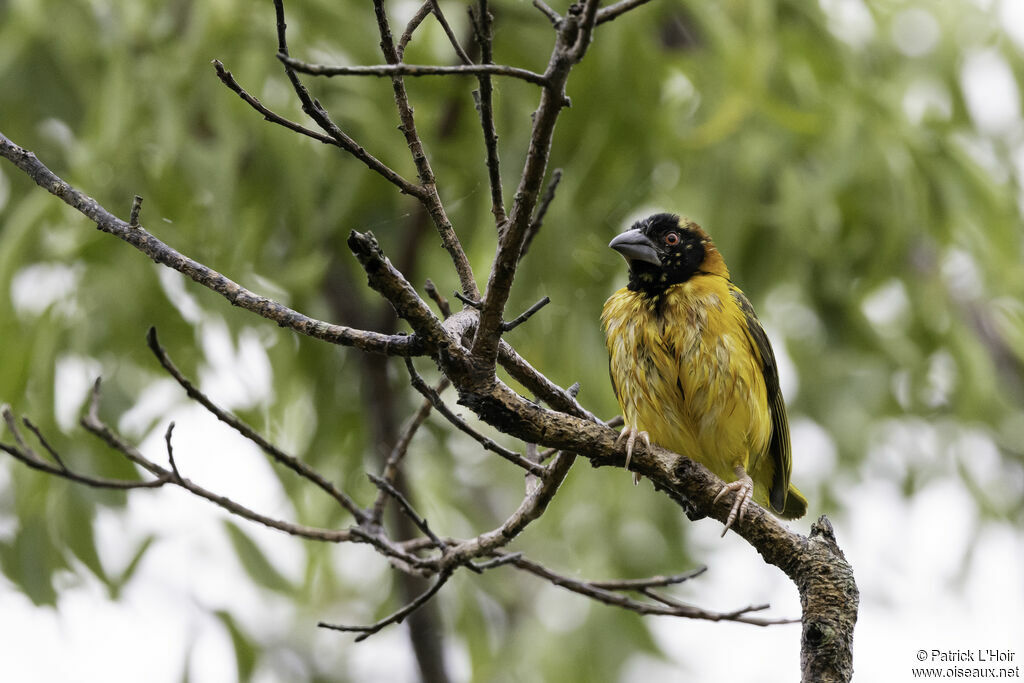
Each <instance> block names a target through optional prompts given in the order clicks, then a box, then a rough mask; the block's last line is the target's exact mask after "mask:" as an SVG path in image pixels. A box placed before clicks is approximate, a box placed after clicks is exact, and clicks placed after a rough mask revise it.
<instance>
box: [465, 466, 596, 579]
mask: <svg viewBox="0 0 1024 683" xmlns="http://www.w3.org/2000/svg"><path fill="white" fill-rule="evenodd" d="M575 461H576V455H575V454H573V453H560V454H559V455H558V457H556V458H555V459H554V460H553V461H552V462H551V464H550V465H549V466H548V467H547V476H545V477H542V478H541V484H540V486H538V487H537V488H535V489H533V490H531V491H530V492H528V493H527V494H526V497H525V498H523V501H522V502H521V503H520V504H519V507H518V508H516V510H515V512H513V513H512V514H511V515H510V516H509V518H508V519H506V520H505V521H504V522H503V523H502V524H501V526H499V527H498V528H497V529H492V530H491V531H488V532H485V533H482V534H480V535H479V536H476V537H475V538H471V539H468V540H466V541H463V542H461V543H459V544H458V545H457V546H455V547H454V548H452V549H451V550H450V552H449V553H448V554H447V555H446V556H445V561H446V562H448V563H450V564H449V566H450V565H451V564H461V563H464V562H466V561H467V560H468V559H470V558H474V557H480V556H482V555H487V554H491V553H492V551H494V550H497V549H498V548H502V547H504V546H505V545H507V544H508V543H509V542H510V541H512V539H514V538H515V537H516V536H518V535H519V534H521V533H522V532H523V530H524V529H526V527H527V526H528V525H529V524H530V523H531V522H533V521H535V520H537V519H539V518H540V516H541V515H543V514H544V511H545V510H546V509H547V507H548V503H550V502H551V500H552V498H554V496H555V493H556V492H557V491H558V487H559V486H561V485H562V482H563V481H565V477H566V475H568V474H569V469H570V468H571V467H572V465H573V463H574V462H575Z"/></svg>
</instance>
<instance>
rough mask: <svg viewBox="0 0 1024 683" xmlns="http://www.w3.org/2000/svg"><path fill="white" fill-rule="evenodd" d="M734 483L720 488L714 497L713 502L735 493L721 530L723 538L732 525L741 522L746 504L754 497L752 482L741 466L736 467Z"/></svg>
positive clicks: (745, 511)
mask: <svg viewBox="0 0 1024 683" xmlns="http://www.w3.org/2000/svg"><path fill="white" fill-rule="evenodd" d="M735 471H736V481H733V482H729V483H728V484H726V485H725V486H723V487H722V490H721V491H719V492H718V495H717V496H715V501H714V502H716V503H717V502H718V500H719V499H720V498H721V497H722V496H724V495H725V494H726V493H729V492H730V491H734V492H735V493H736V498H735V499H734V500H733V502H732V509H731V510H729V517H728V518H727V519H726V520H725V528H724V529H722V535H723V536H725V532H726V531H728V530H729V527H731V526H732V523H733V522H735V521H736V520H737V519H739V520H740V521H741V522H742V521H743V517H744V515H746V514H747V504H748V503H749V502H750V499H751V498H753V497H754V480H753V479H751V478H750V475H748V474H747V471H746V470H745V469H743V466H742V465H736V468H735Z"/></svg>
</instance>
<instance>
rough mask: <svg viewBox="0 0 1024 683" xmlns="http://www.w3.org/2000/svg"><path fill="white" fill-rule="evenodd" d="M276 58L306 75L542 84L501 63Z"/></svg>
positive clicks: (527, 73)
mask: <svg viewBox="0 0 1024 683" xmlns="http://www.w3.org/2000/svg"><path fill="white" fill-rule="evenodd" d="M278 58H279V59H280V60H281V61H282V62H284V63H285V64H287V65H288V66H289V67H291V68H292V69H294V70H295V71H299V72H302V73H305V74H309V75H310V76H378V77H383V76H391V77H395V76H479V75H489V76H508V77H509V78H518V79H519V80H522V81H526V82H527V83H533V84H534V85H545V83H546V80H545V78H544V76H543V75H541V74H539V73H536V72H534V71H529V70H528V69H520V68H519V67H515V66H506V65H504V64H457V65H434V64H406V63H404V62H401V63H395V64H376V65H372V66H327V65H326V64H312V63H310V62H304V61H302V60H300V59H295V58H294V57H285V56H284V55H278Z"/></svg>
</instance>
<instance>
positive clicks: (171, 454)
mask: <svg viewBox="0 0 1024 683" xmlns="http://www.w3.org/2000/svg"><path fill="white" fill-rule="evenodd" d="M150 329H152V328H150ZM173 432H174V421H173V420H172V421H171V423H170V424H169V425H167V432H166V433H165V434H164V441H165V442H166V443H167V461H168V462H169V463H170V465H171V472H173V473H174V476H175V478H176V479H181V473H180V472H178V464H177V463H176V462H174V447H173V446H172V445H171V434H172V433H173Z"/></svg>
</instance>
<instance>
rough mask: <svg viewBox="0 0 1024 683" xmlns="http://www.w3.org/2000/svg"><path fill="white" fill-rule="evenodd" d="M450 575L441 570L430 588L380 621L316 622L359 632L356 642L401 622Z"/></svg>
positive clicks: (340, 629) (426, 599) (341, 629)
mask: <svg viewBox="0 0 1024 683" xmlns="http://www.w3.org/2000/svg"><path fill="white" fill-rule="evenodd" d="M451 576H452V573H451V572H450V571H447V572H442V573H441V574H440V575H439V576H438V577H437V581H435V582H434V585H432V586H431V587H430V588H428V589H427V590H426V592H424V593H423V594H422V595H420V596H419V597H418V598H416V599H415V600H413V601H412V602H410V603H409V604H408V605H406V606H404V607H402V608H401V609H400V610H398V611H397V612H395V613H394V614H391V615H390V616H387V617H384V618H383V619H381V620H380V621H378V622H376V623H374V624H370V625H369V626H345V625H344V624H330V623H327V622H326V621H321V622H320V623H318V624H317V626H319V627H320V628H326V629H331V630H333V631H349V632H352V631H355V632H357V633H359V634H360V635H359V636H358V637H357V638H356V642H357V643H358V642H359V641H361V640H366V639H367V638H369V637H370V636H372V635H373V634H374V633H377V632H378V631H380V630H381V629H382V628H384V627H385V626H390V625H391V624H400V623H402V621H403V620H404V619H405V618H406V617H407V616H409V615H410V614H412V613H413V612H415V611H416V610H418V609H419V608H420V607H421V606H423V604H424V603H426V602H427V601H428V600H430V598H432V597H434V596H435V595H436V594H437V592H438V591H439V590H441V587H442V586H444V585H445V584H446V583H448V579H450V578H451Z"/></svg>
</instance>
